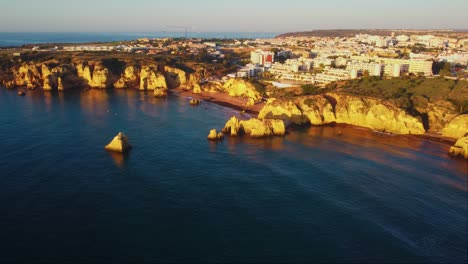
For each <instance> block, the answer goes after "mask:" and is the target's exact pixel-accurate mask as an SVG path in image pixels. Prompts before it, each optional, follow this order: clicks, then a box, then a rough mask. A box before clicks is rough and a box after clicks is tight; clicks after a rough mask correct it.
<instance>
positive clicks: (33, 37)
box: [0, 31, 281, 47]
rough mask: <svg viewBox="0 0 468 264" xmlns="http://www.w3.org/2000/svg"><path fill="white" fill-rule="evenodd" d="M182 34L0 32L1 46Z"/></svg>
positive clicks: (243, 34) (209, 35) (237, 34)
mask: <svg viewBox="0 0 468 264" xmlns="http://www.w3.org/2000/svg"><path fill="white" fill-rule="evenodd" d="M279 34H281V33H268V32H257V33H252V32H188V33H187V36H188V37H189V38H205V39H206V38H227V39H235V38H243V39H255V38H273V37H275V36H277V35H279ZM181 37H185V31H184V32H166V31H162V32H139V33H135V32H134V33H105V32H103V33H83V32H82V33H61V32H58V33H57V32H54V33H37V32H21V33H16V32H3V33H2V32H0V47H1V46H21V45H24V44H31V43H34V44H41V43H42V44H43V43H85V42H111V41H123V40H134V39H137V38H181Z"/></svg>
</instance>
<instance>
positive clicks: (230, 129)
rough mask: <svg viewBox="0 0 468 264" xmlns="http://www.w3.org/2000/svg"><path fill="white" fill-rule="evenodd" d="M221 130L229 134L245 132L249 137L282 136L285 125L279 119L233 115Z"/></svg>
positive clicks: (234, 134) (235, 134)
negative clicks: (245, 118)
mask: <svg viewBox="0 0 468 264" xmlns="http://www.w3.org/2000/svg"><path fill="white" fill-rule="evenodd" d="M223 132H224V133H226V134H228V135H230V136H237V135H240V134H247V135H249V136H251V137H267V136H283V135H284V134H285V133H286V127H285V125H284V122H283V120H280V119H263V120H260V119H257V118H251V119H249V120H239V119H238V118H237V117H235V116H233V117H231V119H229V121H228V122H227V123H226V125H225V126H224V129H223Z"/></svg>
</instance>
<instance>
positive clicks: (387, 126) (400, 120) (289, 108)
mask: <svg viewBox="0 0 468 264" xmlns="http://www.w3.org/2000/svg"><path fill="white" fill-rule="evenodd" d="M258 118H260V119H264V118H278V119H282V120H285V121H289V122H292V123H295V124H305V123H309V124H312V125H325V124H331V123H344V124H350V125H356V126H362V127H367V128H371V129H374V130H378V131H385V132H391V133H396V134H423V133H425V129H424V126H423V123H422V121H421V120H420V118H418V117H414V116H411V115H409V114H408V113H406V112H405V111H404V110H402V109H400V108H398V107H397V106H394V105H392V104H390V103H387V102H384V101H383V100H379V99H375V98H366V97H357V96H352V95H343V94H334V93H329V94H325V95H316V96H308V97H299V98H296V99H291V100H270V101H269V102H268V103H267V104H266V105H265V107H264V108H263V109H262V110H261V111H260V113H259V115H258Z"/></svg>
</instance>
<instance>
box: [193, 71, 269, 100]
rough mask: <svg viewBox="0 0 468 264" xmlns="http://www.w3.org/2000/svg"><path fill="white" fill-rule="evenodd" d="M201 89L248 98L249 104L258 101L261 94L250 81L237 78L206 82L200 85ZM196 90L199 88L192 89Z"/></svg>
mask: <svg viewBox="0 0 468 264" xmlns="http://www.w3.org/2000/svg"><path fill="white" fill-rule="evenodd" d="M201 90H203V91H205V92H212V93H215V92H221V93H226V94H229V96H233V97H243V98H246V99H248V101H249V103H250V104H251V105H253V104H255V102H258V101H259V100H260V99H261V98H262V96H261V94H260V93H259V92H258V91H257V90H256V89H255V86H254V85H253V84H252V83H250V82H249V81H246V80H243V79H237V78H233V79H229V80H228V81H227V82H225V83H222V82H208V83H206V84H204V85H203V86H202V87H201ZM197 92H199V90H198V89H197V91H195V89H194V93H197ZM200 92H201V91H200Z"/></svg>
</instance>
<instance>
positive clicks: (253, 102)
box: [245, 98, 255, 107]
mask: <svg viewBox="0 0 468 264" xmlns="http://www.w3.org/2000/svg"><path fill="white" fill-rule="evenodd" d="M254 105H255V100H254V99H253V98H249V99H248V100H247V103H245V106H247V107H250V106H254Z"/></svg>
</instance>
